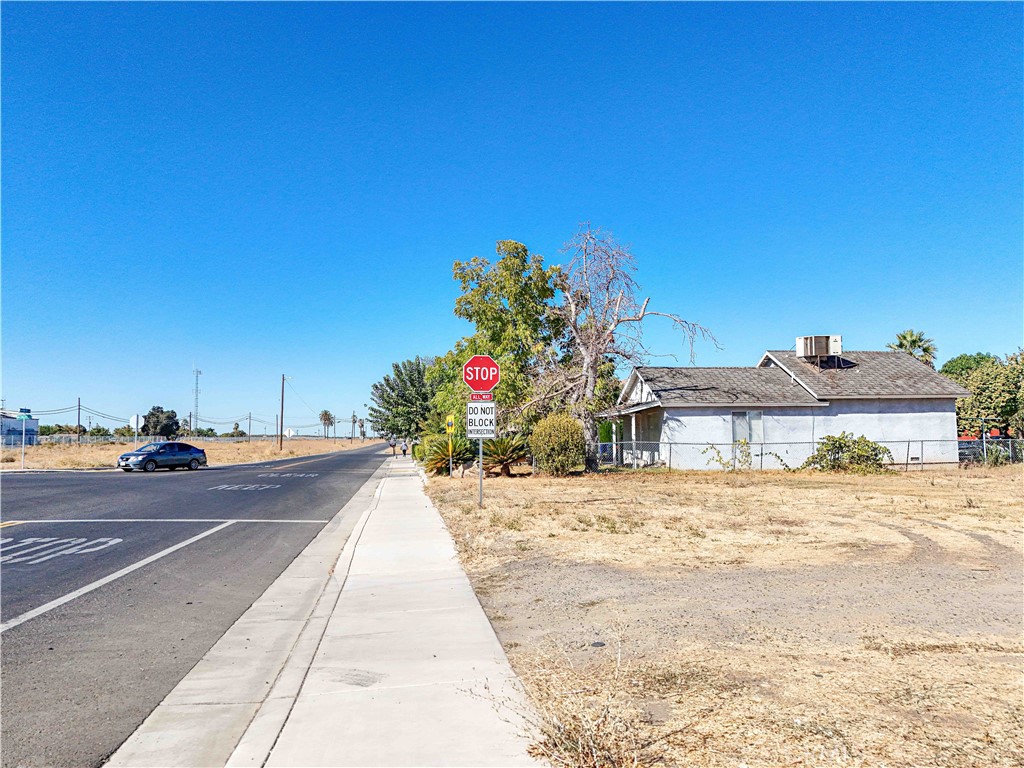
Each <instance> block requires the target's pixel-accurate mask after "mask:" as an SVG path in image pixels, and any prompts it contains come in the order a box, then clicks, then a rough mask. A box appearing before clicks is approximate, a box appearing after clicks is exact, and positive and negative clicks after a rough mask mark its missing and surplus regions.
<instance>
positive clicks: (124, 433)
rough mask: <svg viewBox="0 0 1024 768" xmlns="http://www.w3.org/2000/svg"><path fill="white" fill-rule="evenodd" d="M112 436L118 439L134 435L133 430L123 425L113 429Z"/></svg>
mask: <svg viewBox="0 0 1024 768" xmlns="http://www.w3.org/2000/svg"><path fill="white" fill-rule="evenodd" d="M114 434H115V435H117V436H118V437H133V436H134V435H135V430H134V429H132V428H131V427H130V426H128V425H127V424H125V425H124V426H122V427H118V428H117V429H115V430H114Z"/></svg>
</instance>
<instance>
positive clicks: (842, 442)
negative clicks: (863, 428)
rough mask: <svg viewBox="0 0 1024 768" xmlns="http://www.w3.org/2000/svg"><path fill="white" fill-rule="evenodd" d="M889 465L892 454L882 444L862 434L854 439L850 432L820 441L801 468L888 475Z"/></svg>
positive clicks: (827, 436)
mask: <svg viewBox="0 0 1024 768" xmlns="http://www.w3.org/2000/svg"><path fill="white" fill-rule="evenodd" d="M888 464H892V453H890V451H889V449H888V448H886V447H885V446H884V445H879V444H878V443H873V442H872V441H870V440H868V439H867V438H866V437H864V436H863V435H861V436H860V437H857V438H855V437H854V436H853V433H852V432H841V433H840V434H839V435H838V436H836V435H826V436H825V437H823V438H821V440H820V441H818V448H817V450H816V451H815V452H814V453H813V454H811V457H810V458H809V459H807V461H805V462H804V463H803V465H801V467H800V469H817V470H820V471H822V472H856V473H858V474H872V473H879V472H887V471H888V468H887V466H886V465H888Z"/></svg>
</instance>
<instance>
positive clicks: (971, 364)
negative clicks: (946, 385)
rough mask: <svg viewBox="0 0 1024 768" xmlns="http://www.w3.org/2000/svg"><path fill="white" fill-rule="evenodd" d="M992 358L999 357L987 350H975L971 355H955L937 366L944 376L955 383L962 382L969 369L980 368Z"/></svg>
mask: <svg viewBox="0 0 1024 768" xmlns="http://www.w3.org/2000/svg"><path fill="white" fill-rule="evenodd" d="M992 360H995V361H997V362H998V360H999V358H998V357H996V356H995V355H990V354H989V353H987V352H975V353H974V354H973V355H966V354H965V355H957V356H956V357H954V358H952V359H951V360H947V361H946V362H945V363H943V364H942V367H941V368H939V373H941V374H942V375H943V376H945V377H946V378H949V379H952V380H953V381H955V382H956V383H957V384H963V383H964V381H965V380H966V379H967V375H968V374H969V373H970V372H971V371H974V370H976V369H978V368H980V367H981V366H982V365H983V364H985V363H987V362H990V361H992Z"/></svg>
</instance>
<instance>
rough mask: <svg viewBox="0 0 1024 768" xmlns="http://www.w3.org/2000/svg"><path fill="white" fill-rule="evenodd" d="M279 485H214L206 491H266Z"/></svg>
mask: <svg viewBox="0 0 1024 768" xmlns="http://www.w3.org/2000/svg"><path fill="white" fill-rule="evenodd" d="M280 487H281V486H280V485H215V486H213V488H207V489H206V490H208V491H266V490H269V489H271V488H280Z"/></svg>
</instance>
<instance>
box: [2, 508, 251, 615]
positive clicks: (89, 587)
mask: <svg viewBox="0 0 1024 768" xmlns="http://www.w3.org/2000/svg"><path fill="white" fill-rule="evenodd" d="M229 525H234V521H233V520H232V521H229V522H227V523H221V524H220V525H218V526H217V527H215V528H211V529H209V530H208V531H203V532H202V533H200V534H198V535H197V536H193V537H192V538H191V539H185V541H182V542H180V543H178V544H175V545H174V546H173V547H168V548H167V549H164V550H161V551H160V552H157V553H156V554H155V555H150V556H149V557H146V558H143V559H142V560H139V562H137V563H133V564H132V565H129V566H127V567H125V568H122V569H121V570H119V571H115V572H114V573H112V574H110V575H109V576H104V577H103V578H102V579H99V580H97V581H94V582H93V583H92V584H86V585H85V586H84V587H81V588H79V589H76V590H75V591H74V592H69V593H68V594H66V595H64V596H63V597H58V598H57V599H56V600H51V601H50V602H48V603H46V604H45V605H41V606H39V607H38V608H33V609H32V610H31V611H27V612H26V613H23V614H21V615H20V616H15V617H14V618H13V619H11V620H10V621H5V622H4V623H3V624H0V634H2V633H4V632H6V631H7V630H8V629H12V628H14V627H16V626H18V625H19V624H24V623H25V622H26V621H28V620H29V619H34V618H35V617H36V616H42V615H43V614H44V613H48V612H49V611H52V610H53V609H54V608H59V607H60V606H62V605H64V603H68V602H71V601H72V600H74V599H76V598H79V597H81V596H82V595H85V594H88V593H89V592H92V591H93V590H94V589H99V588H100V587H102V586H104V585H105V584H109V583H110V582H112V581H116V580H117V579H120V578H121V577H122V576H127V575H128V574H129V573H131V572H132V571H137V570H138V569H139V568H142V567H143V566H146V565H149V564H150V563H152V562H155V561H156V560H159V559H160V558H161V557H166V556H167V555H169V554H171V553H172V552H177V551H178V550H179V549H182V548H183V547H187V546H188V545H189V544H194V543H195V542H197V541H199V540H200V539H203V538H206V537H207V536H209V535H210V534H213V533H217V531H222V530H224V529H225V528H227V527H228V526H229Z"/></svg>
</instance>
